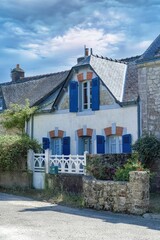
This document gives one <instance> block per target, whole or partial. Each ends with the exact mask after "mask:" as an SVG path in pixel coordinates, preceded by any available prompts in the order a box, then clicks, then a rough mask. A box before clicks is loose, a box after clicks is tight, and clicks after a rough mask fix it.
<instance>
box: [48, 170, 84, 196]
mask: <svg viewBox="0 0 160 240" xmlns="http://www.w3.org/2000/svg"><path fill="white" fill-rule="evenodd" d="M82 178H83V176H82V175H77V174H62V173H61V174H58V175H52V174H46V187H47V188H49V189H53V190H54V191H58V192H61V191H65V192H72V193H82V192H83V181H82Z"/></svg>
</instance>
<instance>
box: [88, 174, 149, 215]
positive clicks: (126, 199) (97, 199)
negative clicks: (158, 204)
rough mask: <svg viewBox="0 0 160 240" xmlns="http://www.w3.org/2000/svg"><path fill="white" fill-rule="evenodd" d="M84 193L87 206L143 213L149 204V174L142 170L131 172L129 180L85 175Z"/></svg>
mask: <svg viewBox="0 0 160 240" xmlns="http://www.w3.org/2000/svg"><path fill="white" fill-rule="evenodd" d="M83 194H84V201H85V205H86V207H89V208H94V209H97V210H107V211H113V212H122V213H132V214H137V215H141V214H144V213H145V212H147V210H148V206H149V175H148V173H147V172H141V171H136V172H130V178H129V182H118V181H117V182H116V181H102V180H96V179H93V178H91V177H89V176H85V177H84V178H83Z"/></svg>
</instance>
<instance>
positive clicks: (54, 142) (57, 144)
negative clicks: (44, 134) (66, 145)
mask: <svg viewBox="0 0 160 240" xmlns="http://www.w3.org/2000/svg"><path fill="white" fill-rule="evenodd" d="M51 150H52V154H53V155H61V154H62V138H58V137H55V138H51ZM57 150H58V151H57Z"/></svg>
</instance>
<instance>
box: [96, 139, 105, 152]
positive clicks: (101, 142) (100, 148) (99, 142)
mask: <svg viewBox="0 0 160 240" xmlns="http://www.w3.org/2000/svg"><path fill="white" fill-rule="evenodd" d="M104 142H105V141H104V136H101V135H97V153H102V154H103V153H105V148H104Z"/></svg>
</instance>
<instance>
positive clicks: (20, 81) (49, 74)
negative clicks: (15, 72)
mask: <svg viewBox="0 0 160 240" xmlns="http://www.w3.org/2000/svg"><path fill="white" fill-rule="evenodd" d="M69 71H70V70H64V71H61V72H55V73H48V74H42V75H35V76H30V77H23V78H21V79H20V80H18V81H15V82H12V81H10V82H4V83H0V86H3V85H4V86H5V85H11V84H16V83H23V82H27V81H32V80H38V79H41V78H44V77H50V76H54V75H57V74H62V73H67V72H69Z"/></svg>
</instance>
